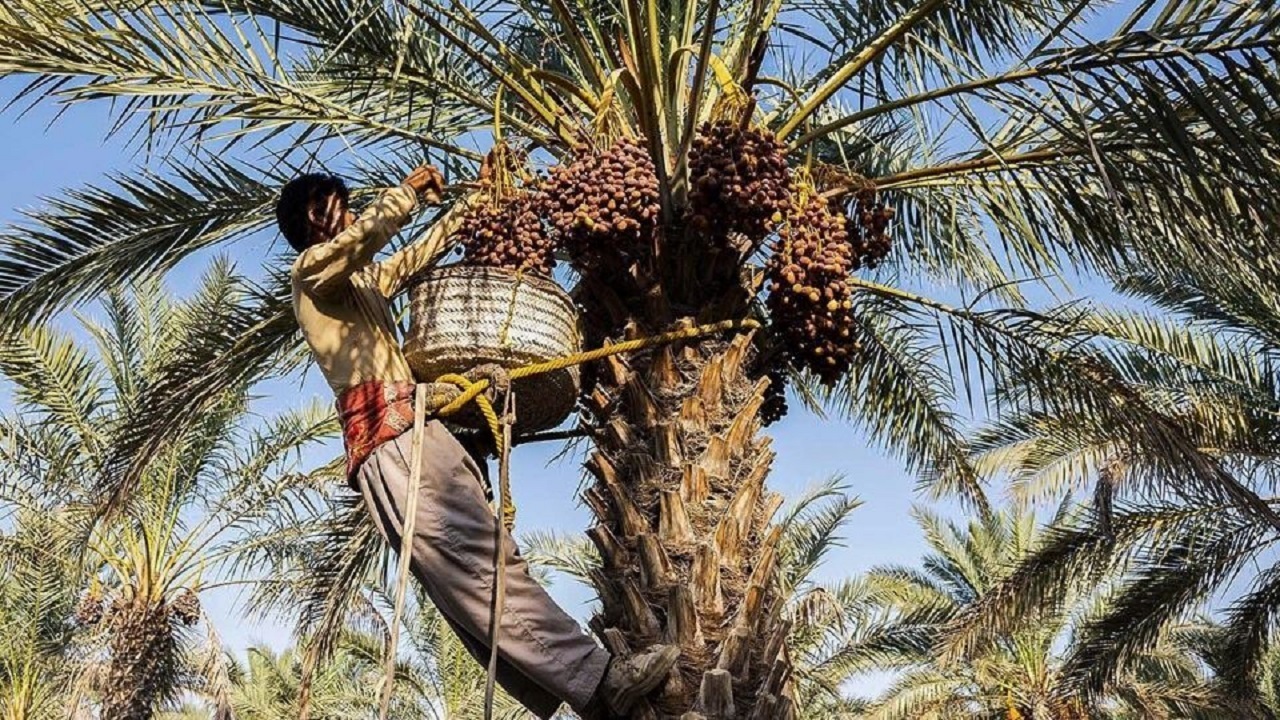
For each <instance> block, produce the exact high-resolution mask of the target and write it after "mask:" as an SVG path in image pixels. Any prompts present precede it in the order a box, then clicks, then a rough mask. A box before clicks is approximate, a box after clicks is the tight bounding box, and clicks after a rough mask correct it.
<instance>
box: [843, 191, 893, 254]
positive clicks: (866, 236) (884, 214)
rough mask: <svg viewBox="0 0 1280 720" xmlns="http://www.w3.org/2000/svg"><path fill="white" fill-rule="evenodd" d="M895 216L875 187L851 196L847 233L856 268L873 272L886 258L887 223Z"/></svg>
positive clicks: (887, 247)
mask: <svg viewBox="0 0 1280 720" xmlns="http://www.w3.org/2000/svg"><path fill="white" fill-rule="evenodd" d="M894 214H895V213H894V210H893V208H891V207H888V206H886V205H885V204H884V202H883V201H881V199H880V193H878V192H877V191H876V190H875V188H874V187H867V188H864V189H862V190H859V191H858V192H857V193H856V194H854V196H853V202H852V204H851V205H850V207H849V232H850V236H851V240H852V241H853V246H854V252H853V255H854V259H855V260H856V263H855V265H856V267H865V268H875V267H876V266H877V265H879V264H880V261H881V260H884V259H885V257H886V256H887V255H888V254H889V249H890V247H891V244H890V240H889V223H890V222H892V221H893V216H894Z"/></svg>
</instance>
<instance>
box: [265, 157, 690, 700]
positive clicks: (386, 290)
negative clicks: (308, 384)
mask: <svg viewBox="0 0 1280 720" xmlns="http://www.w3.org/2000/svg"><path fill="white" fill-rule="evenodd" d="M441 191H442V179H441V176H440V173H439V172H438V171H436V170H435V169H434V168H427V167H423V168H419V169H417V170H415V171H413V172H412V173H411V174H410V175H409V176H408V177H407V178H405V181H404V182H403V183H402V184H401V185H400V186H399V187H396V188H392V189H390V190H387V191H386V192H384V193H382V194H381V195H380V196H379V197H378V198H377V200H375V201H374V202H373V203H372V204H371V205H370V206H369V208H368V209H367V210H366V211H365V213H364V214H363V215H361V217H360V218H359V219H356V218H355V217H354V216H353V215H352V214H351V212H350V211H349V209H348V193H347V188H346V186H345V185H344V184H343V182H342V181H341V180H340V179H338V178H336V177H333V176H331V175H324V174H313V175H306V176H303V177H300V178H298V179H296V180H293V181H292V182H290V183H289V184H288V185H286V186H285V187H284V190H283V191H282V193H281V197H280V201H279V203H278V205H277V206H276V219H277V221H278V222H279V225H280V230H281V232H282V233H283V235H284V236H285V239H286V240H288V242H289V244H290V245H291V246H293V248H294V249H296V250H297V251H298V253H299V254H298V258H297V260H296V261H295V262H294V264H293V269H292V273H291V278H292V282H293V309H294V315H295V316H296V317H297V319H298V325H299V326H300V327H301V328H302V334H303V337H305V338H306V341H307V344H308V345H309V346H310V347H311V351H312V353H313V354H314V355H315V360H316V364H317V366H319V368H320V371H321V373H323V375H324V377H325V379H326V380H327V381H328V382H329V385H330V387H332V388H333V391H334V393H335V394H337V396H338V411H339V416H340V418H341V420H342V425H343V440H344V443H345V445H346V448H347V472H348V480H349V482H350V483H351V485H352V487H353V488H355V489H356V490H357V491H359V492H360V494H361V495H362V496H363V498H364V502H365V505H366V507H367V509H368V511H369V513H370V515H371V516H372V517H373V520H374V523H375V524H376V525H377V527H378V529H379V531H380V532H381V533H382V535H383V537H385V538H386V540H387V542H389V543H390V544H391V546H392V547H393V548H399V547H400V529H401V527H402V523H403V517H402V509H403V508H404V507H405V503H406V496H407V494H408V488H409V483H410V478H409V472H410V471H409V455H410V448H411V445H412V438H411V436H412V433H410V432H407V431H408V430H409V429H410V428H411V426H412V422H413V408H412V398H413V387H414V386H413V382H414V378H413V374H412V373H411V372H410V369H409V364H408V362H406V360H405V358H404V355H403V354H402V353H401V351H400V345H399V342H398V340H397V337H396V330H395V327H396V326H395V322H394V320H393V319H392V316H391V310H390V307H389V304H388V303H389V300H390V299H391V298H392V297H394V296H395V295H396V294H397V293H398V292H399V291H400V290H401V289H402V288H403V285H404V284H405V283H406V281H407V280H409V279H410V278H412V277H413V276H414V275H415V274H416V273H418V272H419V271H420V270H422V269H423V268H425V267H427V266H428V265H430V264H431V263H432V261H433V260H435V259H436V258H437V257H438V256H439V255H440V254H441V253H442V252H443V251H444V250H445V249H446V245H447V239H448V237H449V235H450V234H451V233H452V232H453V231H454V230H455V229H456V227H457V225H458V215H459V214H460V208H459V207H455V208H454V209H453V211H451V212H450V213H449V214H448V215H446V216H445V217H444V218H443V219H441V221H440V222H438V223H436V224H435V226H434V227H432V229H431V230H430V231H429V232H427V233H426V235H425V236H424V237H423V238H422V239H421V240H419V241H418V242H416V243H413V244H411V245H410V246H408V247H406V248H405V249H404V250H401V251H400V252H398V253H396V254H395V255H393V256H392V257H391V258H389V259H388V260H386V261H385V262H381V263H377V262H374V256H375V255H377V253H378V252H379V251H380V250H381V249H382V248H383V247H384V246H385V245H386V244H387V242H388V241H389V240H390V239H391V237H392V236H393V235H395V234H396V233H397V232H398V231H399V230H400V228H401V227H402V226H403V225H404V224H405V223H406V222H407V221H408V219H409V217H410V216H411V214H412V213H413V212H414V211H415V210H417V208H418V207H419V205H420V204H422V203H439V202H440V194H441ZM463 204H465V201H464V203H460V205H463ZM424 435H425V437H424V442H423V448H424V449H423V463H422V476H421V478H420V482H419V486H420V494H419V496H418V498H419V499H418V506H417V517H416V519H415V524H414V538H413V545H412V547H413V556H412V558H411V562H410V565H411V567H412V569H413V573H414V575H415V577H417V579H418V581H419V582H421V583H422V585H423V586H424V587H425V589H426V591H427V595H428V596H429V597H430V598H431V600H432V602H434V603H435V604H436V606H437V607H438V608H439V609H440V612H441V613H442V614H443V615H444V617H445V618H446V619H447V620H448V622H449V624H450V625H451V626H452V627H453V629H454V631H455V632H456V633H457V634H458V636H459V637H460V638H461V639H462V641H463V643H464V644H465V645H466V646H467V648H468V650H470V651H471V653H472V654H473V655H475V656H476V658H477V659H479V660H481V662H484V661H486V660H487V658H488V654H489V650H488V648H487V647H486V643H487V642H488V629H489V614H490V601H491V592H492V588H493V581H494V568H493V555H494V554H493V545H494V538H495V529H496V528H495V525H494V523H496V522H497V519H496V518H495V517H494V515H493V513H492V512H491V511H490V509H489V506H488V504H487V503H486V502H485V497H484V490H483V488H482V485H481V470H480V467H479V466H478V465H477V463H476V461H475V459H473V457H472V456H471V455H470V454H468V453H467V451H466V450H464V449H463V447H462V446H461V445H460V444H459V443H458V441H457V440H456V439H455V438H454V437H453V436H452V435H451V434H450V433H449V431H448V430H446V429H445V427H444V426H443V425H441V424H440V423H439V422H438V421H431V422H429V423H428V424H427V426H426V430H425V433H424ZM504 552H505V553H506V571H505V572H506V608H505V611H504V612H503V613H502V616H501V617H502V621H501V629H500V638H501V639H500V642H499V648H498V654H499V663H498V677H497V679H498V682H499V683H500V684H501V685H502V687H503V688H505V689H506V690H507V692H508V693H510V694H511V696H512V697H514V698H515V699H517V700H519V701H520V702H521V703H522V704H524V705H525V707H527V708H529V710H530V711H532V712H533V713H535V714H536V715H538V716H539V717H541V718H550V717H551V716H552V715H553V714H555V712H556V710H557V708H559V706H560V704H561V703H562V702H565V703H568V704H569V706H570V707H572V708H573V709H574V710H575V711H576V712H578V713H579V714H581V715H583V716H584V717H588V718H603V717H607V713H610V712H611V713H614V714H618V715H622V714H625V713H626V712H627V711H628V710H629V709H630V707H631V706H632V705H633V704H634V703H635V701H636V700H638V699H639V698H640V697H642V696H643V695H645V694H646V693H648V692H650V691H652V690H653V689H654V688H656V687H657V686H658V685H659V684H660V683H661V682H662V680H663V679H665V678H666V676H667V675H668V673H669V672H670V671H671V668H672V667H673V666H674V665H675V662H676V659H677V657H678V655H679V652H678V650H677V649H675V648H672V647H661V646H660V647H658V648H657V649H656V650H654V651H651V652H648V653H645V654H641V655H636V656H633V657H630V658H625V659H623V658H610V655H609V653H608V652H606V651H605V650H604V649H603V648H601V647H600V646H598V645H597V644H596V643H595V642H594V641H593V640H592V639H591V638H590V637H589V636H587V635H586V634H585V633H583V632H582V629H581V628H580V627H579V626H578V624H577V623H576V622H574V621H573V619H572V618H570V617H569V616H568V615H567V614H566V613H565V612H564V611H563V610H561V609H560V607H558V606H557V605H556V604H555V602H554V601H553V600H552V599H551V598H550V596H548V595H547V594H546V592H545V591H544V590H543V589H542V587H541V586H540V585H538V583H537V582H535V581H534V580H533V579H532V578H531V577H530V576H529V572H528V567H527V566H526V564H525V563H524V561H523V560H522V559H521V558H520V557H519V555H518V554H517V553H516V549H515V545H514V543H510V542H508V543H507V547H505V548H504Z"/></svg>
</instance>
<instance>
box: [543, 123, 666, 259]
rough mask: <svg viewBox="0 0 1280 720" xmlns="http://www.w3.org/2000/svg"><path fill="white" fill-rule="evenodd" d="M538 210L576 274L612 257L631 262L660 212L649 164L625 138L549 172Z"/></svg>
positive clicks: (583, 152) (651, 232) (643, 150)
mask: <svg viewBox="0 0 1280 720" xmlns="http://www.w3.org/2000/svg"><path fill="white" fill-rule="evenodd" d="M538 205H539V209H540V210H541V211H543V212H544V213H545V214H546V217H547V219H548V220H549V222H550V225H551V228H552V230H553V231H554V235H555V236H556V237H557V238H558V239H559V241H560V242H561V243H562V244H563V247H564V248H565V250H566V251H568V253H569V256H570V258H572V259H573V261H574V263H575V265H577V266H578V267H579V269H581V270H586V271H590V270H593V269H595V268H596V267H598V265H599V264H600V262H601V261H602V260H603V259H605V258H606V257H608V256H610V255H611V254H616V255H617V256H620V257H623V258H634V257H636V256H637V255H638V254H640V253H643V252H645V251H646V250H647V248H648V246H649V244H650V243H651V242H652V240H653V236H654V230H655V229H656V228H657V225H658V216H659V213H660V212H661V206H660V204H659V197H658V175H657V171H656V170H655V169H654V166H653V159H652V158H651V157H650V156H649V151H648V150H647V149H646V148H645V147H644V146H643V145H642V144H640V143H639V142H637V141H636V140H634V139H631V138H626V137H624V138H621V139H619V140H617V141H615V142H613V143H612V144H610V145H609V146H608V147H607V148H606V149H604V150H602V151H598V152H591V151H588V150H586V149H583V150H581V151H580V152H579V153H578V155H577V157H575V158H574V160H573V161H572V162H570V163H569V164H567V165H560V166H557V167H554V168H552V170H551V174H550V177H548V178H547V180H546V181H545V182H544V183H543V184H542V190H541V192H540V193H539V203H538Z"/></svg>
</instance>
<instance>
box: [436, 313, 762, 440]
mask: <svg viewBox="0 0 1280 720" xmlns="http://www.w3.org/2000/svg"><path fill="white" fill-rule="evenodd" d="M758 327H760V323H759V322H757V321H755V320H751V319H747V320H724V321H722V322H718V323H711V324H709V325H698V326H696V327H690V328H683V329H680V330H672V331H671V332H665V333H661V334H659V335H651V336H649V337H644V338H636V339H635V340H626V341H624V342H620V343H614V344H612V345H606V346H604V347H602V348H596V349H595V350H587V351H585V352H580V353H574V354H572V355H566V356H564V357H562V358H556V359H555V360H548V361H547V362H541V363H535V364H533V365H525V366H524V367H519V368H516V369H514V370H512V371H511V372H510V374H509V377H510V378H511V379H512V380H513V381H514V380H519V379H521V378H527V377H532V376H534V375H541V374H543V373H549V372H555V371H556V370H564V369H565V368H569V367H573V366H574V365H582V364H583V363H589V362H593V361H595V360H602V359H604V358H607V357H610V356H613V355H621V354H623V353H629V352H635V351H637V350H644V349H646V348H651V347H658V346H659V345H667V344H670V343H673V342H679V341H680V340H692V339H694V338H700V337H705V336H707V335H714V334H716V333H721V332H727V331H729V330H752V329H755V328H758ZM436 382H441V383H448V384H450V385H456V386H458V388H460V389H461V390H462V394H460V395H458V397H456V398H454V399H453V401H452V402H450V403H449V404H447V405H445V406H444V407H442V408H439V409H438V410H435V411H434V414H435V415H437V416H439V417H448V416H450V415H453V414H454V413H456V412H458V411H459V410H462V409H463V408H464V407H466V406H467V403H470V402H472V401H475V400H478V399H480V398H481V393H483V392H484V391H485V390H488V389H489V381H488V380H487V379H481V380H477V381H475V382H472V381H471V380H468V379H467V378H464V377H462V376H461V375H445V376H442V377H440V378H438V379H437V380H436ZM480 410H481V411H482V412H485V419H486V420H489V418H490V417H492V420H489V429H490V430H491V431H492V432H493V434H494V438H495V439H497V438H498V437H499V435H500V432H499V428H498V422H497V418H498V416H497V413H494V412H493V406H492V405H491V404H490V405H489V410H488V411H487V412H486V411H485V405H484V404H483V403H481V404H480ZM498 449H501V445H499V448H498Z"/></svg>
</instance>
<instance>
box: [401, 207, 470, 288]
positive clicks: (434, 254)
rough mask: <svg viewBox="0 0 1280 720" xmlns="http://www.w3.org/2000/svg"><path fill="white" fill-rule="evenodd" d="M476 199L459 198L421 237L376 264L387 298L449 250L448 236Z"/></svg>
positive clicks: (456, 227) (455, 230) (450, 235)
mask: <svg viewBox="0 0 1280 720" xmlns="http://www.w3.org/2000/svg"><path fill="white" fill-rule="evenodd" d="M477 202H479V199H478V197H477V196H475V195H468V196H466V197H464V198H462V199H461V200H459V201H458V202H457V203H456V204H455V205H454V206H453V207H451V208H449V210H448V212H446V213H445V214H444V215H442V216H441V217H440V219H439V220H437V221H436V222H435V223H434V224H433V225H432V226H431V228H430V229H429V230H427V231H426V232H425V233H423V234H422V236H421V237H420V238H418V239H417V240H416V241H414V242H413V243H411V244H409V245H407V246H406V247H404V248H403V249H402V250H400V251H399V252H397V253H396V254H394V255H392V256H391V257H389V258H387V259H386V260H385V261H383V262H381V263H379V264H378V265H377V266H376V267H377V276H378V289H379V290H381V291H382V294H383V295H385V296H386V297H387V298H388V299H390V298H392V297H395V296H396V295H397V294H398V293H399V292H400V291H401V290H403V289H404V286H405V284H406V283H408V282H409V281H410V280H411V279H412V278H413V277H414V276H415V275H417V274H418V273H420V272H422V271H423V270H425V269H426V268H428V267H430V266H431V264H432V263H434V262H435V261H436V259H437V258H439V257H440V256H441V255H442V254H444V253H445V252H446V251H448V250H449V248H450V244H451V243H450V238H451V237H452V236H453V234H454V233H455V232H457V230H458V226H459V225H461V224H462V216H463V215H464V214H465V213H466V211H467V210H468V209H469V208H470V207H472V206H473V205H475V203H477Z"/></svg>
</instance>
